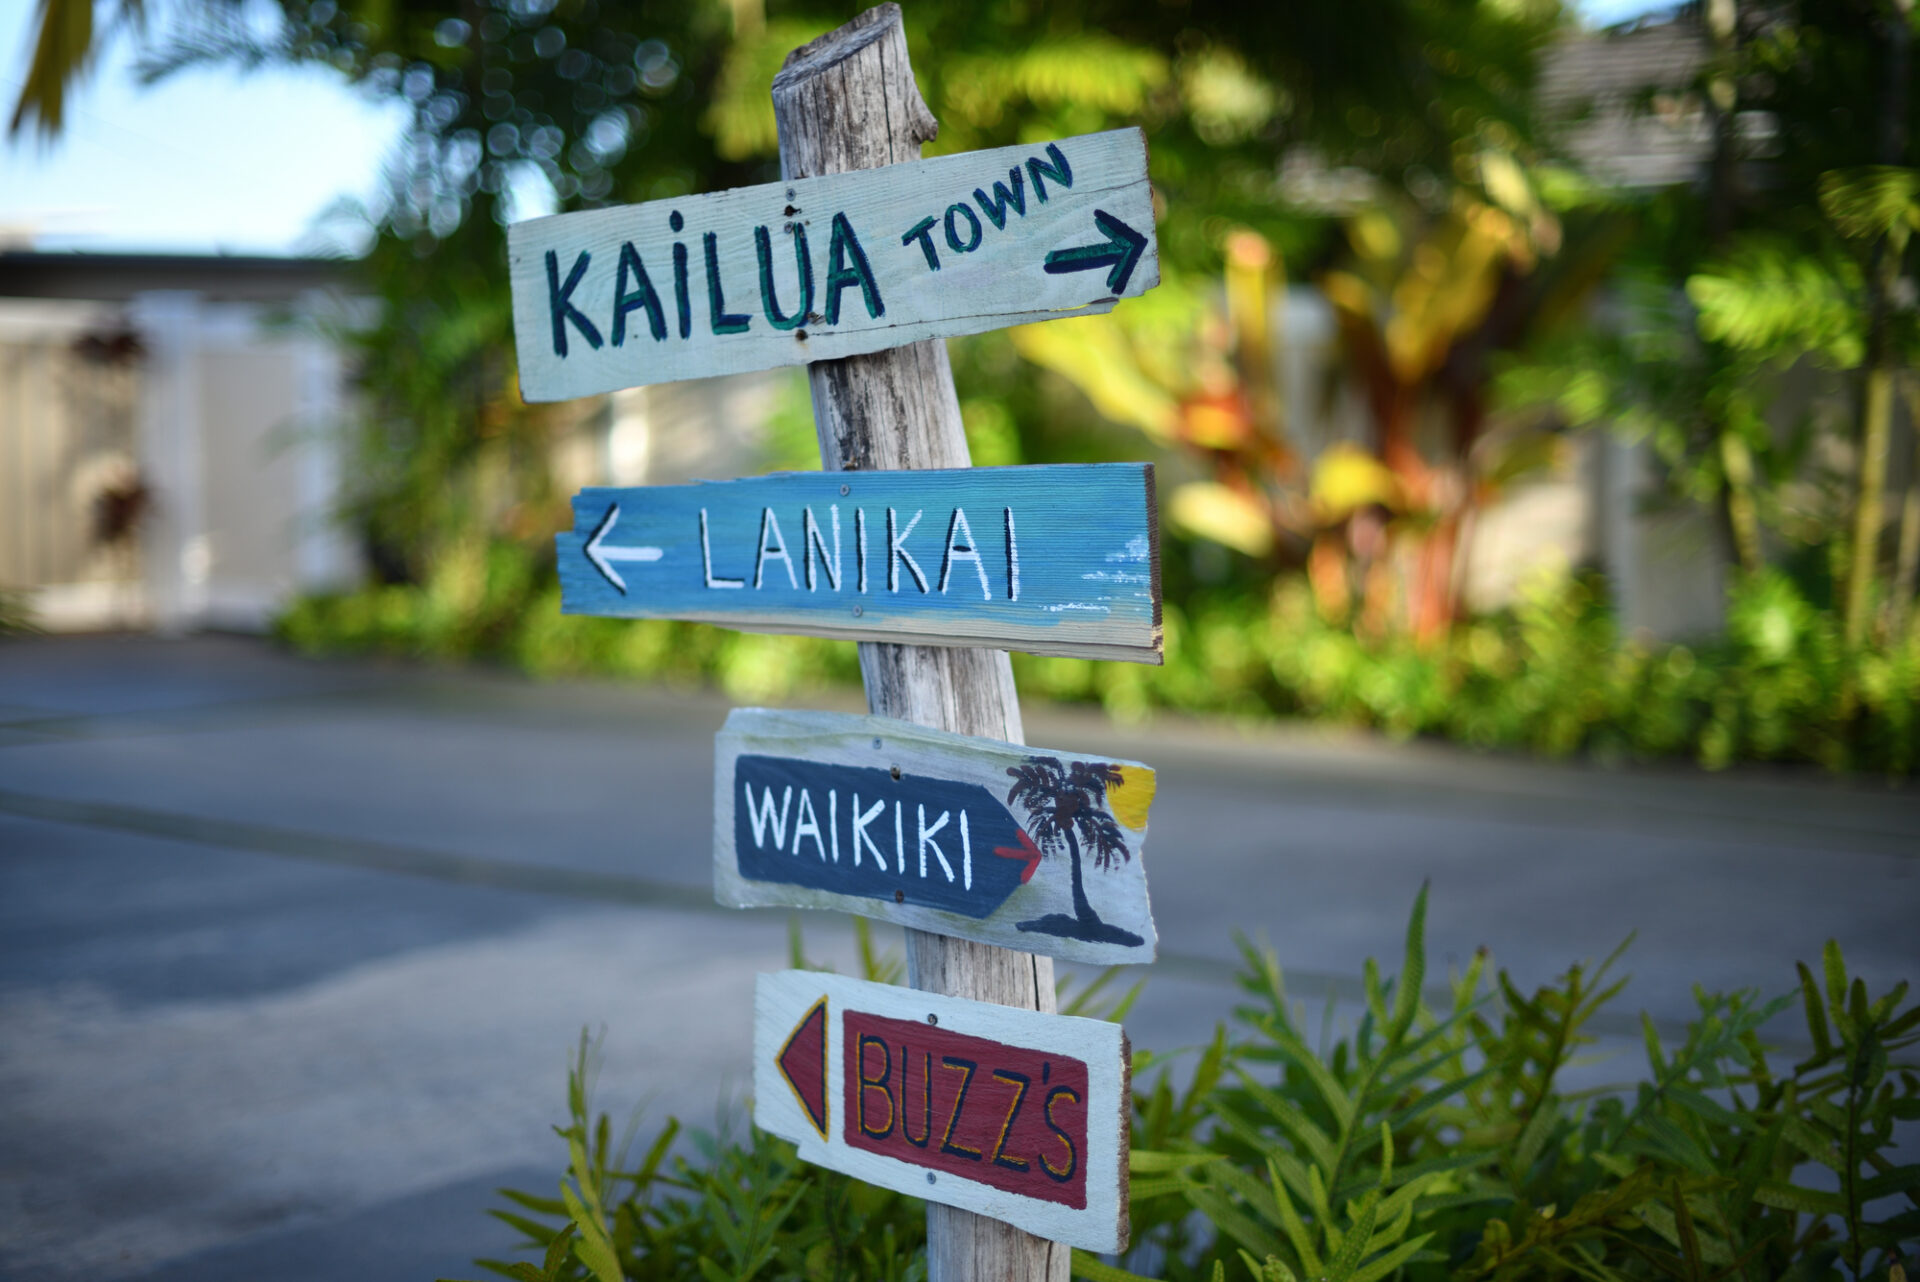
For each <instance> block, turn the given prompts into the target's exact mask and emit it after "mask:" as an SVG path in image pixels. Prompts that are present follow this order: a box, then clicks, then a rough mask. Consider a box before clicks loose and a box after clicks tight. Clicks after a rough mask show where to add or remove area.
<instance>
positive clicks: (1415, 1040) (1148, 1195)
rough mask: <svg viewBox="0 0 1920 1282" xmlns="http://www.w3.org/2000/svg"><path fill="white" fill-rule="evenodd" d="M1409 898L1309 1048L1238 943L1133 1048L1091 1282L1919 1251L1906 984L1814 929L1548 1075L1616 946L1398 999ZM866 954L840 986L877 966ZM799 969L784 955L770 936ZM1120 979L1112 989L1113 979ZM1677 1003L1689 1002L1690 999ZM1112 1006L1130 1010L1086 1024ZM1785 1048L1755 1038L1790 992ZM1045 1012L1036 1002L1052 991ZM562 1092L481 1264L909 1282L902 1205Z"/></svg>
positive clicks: (1422, 983) (919, 1259)
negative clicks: (1103, 1244)
mask: <svg viewBox="0 0 1920 1282" xmlns="http://www.w3.org/2000/svg"><path fill="white" fill-rule="evenodd" d="M1425 925H1426V892H1425V891H1424V890H1423V891H1422V892H1421V893H1420V895H1419V897H1418V898H1417V899H1416V900H1415V902H1414V907H1413V914H1412V919H1411V921H1410V923H1409V925H1408V929H1407V935H1406V944H1405V952H1404V958H1403V962H1402V965H1401V968H1400V973H1399V974H1398V976H1396V977H1393V978H1391V979H1383V978H1382V977H1381V974H1380V970H1379V968H1378V967H1377V966H1376V964H1375V963H1374V962H1372V961H1371V960H1370V961H1368V962H1367V964H1366V967H1365V970H1364V974H1363V982H1362V991H1363V993H1364V1009H1363V1010H1362V1011H1361V1013H1360V1014H1359V1016H1358V1018H1357V1020H1348V1021H1346V1026H1345V1029H1344V1031H1343V1032H1342V1033H1340V1034H1339V1035H1335V1032H1334V1029H1335V1027H1336V1022H1337V1021H1336V1019H1335V1011H1334V1010H1333V1009H1332V1008H1331V1007H1330V1008H1329V1009H1328V1011H1327V1015H1326V1018H1325V1019H1324V1020H1322V1021H1321V1028H1322V1031H1321V1033H1320V1036H1319V1038H1318V1043H1317V1045H1316V1043H1315V1042H1314V1041H1313V1040H1310V1039H1309V1036H1308V1034H1307V1032H1306V1029H1305V1026H1306V1024H1307V1022H1308V1021H1307V1016H1306V1012H1305V1010H1304V1009H1303V1008H1302V1007H1301V1006H1300V1005H1299V1004H1298V1003H1297V1002H1294V1001H1291V1000H1289V998H1288V996H1287V991H1286V985H1285V981H1284V978H1283V976H1282V974H1281V971H1280V967H1279V966H1278V964H1277V963H1276V962H1275V960H1274V958H1273V955H1272V954H1271V953H1270V952H1263V951H1261V950H1258V949H1255V948H1254V947H1252V946H1250V945H1247V944H1246V943H1245V942H1244V941H1243V943H1242V950H1241V951H1242V967H1241V972H1240V976H1239V986H1240V989H1241V997H1242V1002H1241V1004H1240V1005H1238V1006H1237V1007H1236V1008H1235V1009H1234V1010H1233V1013H1232V1017H1233V1023H1234V1027H1235V1029H1236V1030H1237V1033H1238V1035H1237V1036H1234V1037H1231V1038H1230V1037H1229V1034H1228V1026H1227V1024H1226V1023H1225V1022H1222V1023H1220V1024H1219V1025H1218V1026H1217V1027H1216V1031H1215V1034H1214V1037H1213V1039H1212V1041H1211V1043H1210V1044H1209V1045H1208V1046H1206V1047H1205V1048H1204V1049H1202V1050H1201V1051H1200V1053H1199V1054H1198V1057H1197V1060H1195V1061H1194V1062H1192V1064H1191V1067H1190V1069H1189V1071H1186V1072H1183V1073H1181V1074H1180V1075H1179V1076H1180V1078H1181V1079H1182V1080H1183V1081H1184V1083H1185V1084H1184V1086H1183V1087H1181V1088H1178V1089H1177V1088H1176V1087H1175V1085H1174V1081H1175V1074H1174V1073H1173V1071H1172V1069H1173V1067H1174V1063H1175V1061H1176V1060H1177V1059H1178V1058H1180V1057H1177V1056H1165V1057H1163V1056H1157V1055H1155V1054H1153V1053H1151V1052H1149V1051H1144V1050H1142V1051H1137V1052H1136V1053H1135V1057H1134V1080H1135V1081H1141V1082H1145V1081H1147V1080H1148V1079H1149V1077H1150V1076H1151V1080H1152V1084H1151V1085H1150V1086H1149V1087H1147V1088H1146V1089H1144V1090H1142V1091H1140V1092H1137V1093H1136V1094H1135V1096H1134V1121H1133V1150H1132V1155H1131V1163H1130V1165H1131V1168H1132V1179H1131V1188H1130V1207H1129V1213H1130V1219H1131V1223H1132V1225H1133V1240H1132V1245H1131V1247H1130V1249H1129V1251H1128V1252H1127V1254H1126V1255H1125V1256H1123V1257H1121V1258H1119V1259H1118V1260H1117V1261H1113V1260H1106V1259H1102V1258H1100V1257H1096V1256H1092V1255H1088V1254H1087V1253H1085V1252H1081V1251H1076V1252H1074V1256H1073V1272H1074V1275H1075V1276H1076V1277H1080V1278H1086V1279H1090V1280H1091V1282H1141V1280H1142V1278H1143V1276H1144V1274H1143V1273H1142V1272H1141V1271H1142V1270H1144V1271H1145V1273H1150V1274H1154V1275H1158V1276H1160V1277H1163V1278H1165V1279H1168V1282H1189V1280H1192V1282H1225V1280H1226V1279H1227V1278H1229V1277H1231V1278H1236V1279H1237V1278H1241V1277H1251V1278H1252V1279H1254V1282H1296V1280H1298V1279H1306V1278H1316V1279H1327V1280H1329V1282H1383V1280H1385V1279H1406V1280H1408V1282H1427V1280H1428V1279H1432V1280H1434V1282H1438V1280H1439V1279H1445V1278H1453V1279H1459V1280H1461V1282H1469V1280H1471V1282H1510V1280H1513V1282H1517V1280H1518V1279H1523V1278H1524V1279H1547V1280H1553V1279H1575V1278H1578V1279H1592V1280H1597V1282H1610V1280H1618V1282H1625V1280H1627V1279H1653V1278H1673V1279H1687V1280H1688V1282H1705V1280H1707V1279H1715V1280H1720V1279H1730V1280H1736V1282H1761V1280H1762V1279H1767V1280H1772V1279H1796V1280H1800V1279H1804V1280H1806V1282H1812V1280H1813V1279H1827V1278H1836V1279H1837V1278H1854V1279H1867V1278H1873V1279H1888V1280H1889V1282H1896V1280H1897V1282H1904V1280H1905V1274H1904V1272H1903V1271H1902V1264H1901V1260H1902V1249H1901V1248H1902V1246H1903V1245H1905V1246H1907V1247H1909V1248H1911V1246H1912V1245H1913V1244H1914V1242H1915V1241H1916V1239H1920V1164H1914V1163H1911V1162H1909V1163H1906V1164H1898V1162H1897V1157H1896V1153H1897V1146H1896V1144H1895V1141H1894V1129H1895V1125H1896V1123H1897V1122H1901V1121H1905V1122H1912V1121H1913V1120H1915V1119H1917V1118H1920V1076H1917V1074H1920V1061H1916V1060H1915V1059H1914V1057H1913V1056H1912V1055H1911V1054H1910V1052H1911V1051H1912V1049H1913V1047H1914V1046H1915V1044H1916V1043H1917V1042H1920V1007H1916V1006H1913V1005H1911V1004H1907V1005H1903V1003H1904V1002H1905V999H1906V994H1907V985H1906V984H1904V983H1902V984H1899V985H1896V986H1895V987H1894V988H1893V989H1892V991H1890V992H1887V993H1885V994H1882V995H1880V996H1879V997H1878V998H1875V997H1873V996H1872V995H1871V994H1870V993H1869V992H1868V990H1867V987H1866V985H1865V984H1864V982H1862V981H1861V980H1860V979H1858V978H1853V979H1850V978H1849V977H1848V975H1847V972H1846V965H1845V962H1844V960H1843V958H1842V956H1841V952H1840V948H1839V946H1838V945H1837V944H1833V943H1829V944H1828V945H1827V948H1826V952H1825V955H1824V958H1823V965H1822V974H1821V975H1820V976H1819V977H1818V978H1817V979H1816V977H1815V976H1814V975H1813V973H1812V972H1811V971H1810V970H1809V969H1808V968H1807V967H1806V966H1804V965H1803V966H1801V967H1800V968H1799V979H1800V983H1799V991H1798V993H1797V994H1796V993H1791V992H1790V993H1788V994H1787V995H1784V996H1781V997H1777V998H1775V999H1773V1000H1771V1001H1762V1000H1761V999H1760V998H1759V996H1758V995H1757V994H1756V993H1754V992H1752V991H1743V992H1737V993H1733V994H1731V995H1719V994H1708V993H1704V992H1698V993H1697V1000H1698V1003H1699V1012H1700V1013H1699V1017H1698V1018H1697V1019H1695V1020H1693V1021H1692V1022H1691V1023H1690V1024H1689V1025H1688V1027H1687V1030H1686V1034H1685V1036H1684V1037H1683V1038H1682V1039H1681V1040H1680V1042H1679V1044H1678V1045H1670V1044H1667V1043H1665V1042H1663V1040H1662V1039H1661V1037H1660V1036H1659V1034H1658V1033H1657V1032H1656V1030H1655V1029H1654V1027H1653V1025H1652V1023H1651V1022H1650V1021H1648V1020H1647V1019H1646V1017H1645V1016H1642V1026H1643V1028H1644V1032H1645V1044H1646V1054H1647V1064H1646V1068H1645V1071H1644V1073H1643V1074H1642V1075H1641V1077H1640V1079H1639V1080H1638V1081H1634V1082H1630V1083H1627V1084H1624V1085H1619V1086H1611V1087H1600V1088H1595V1089H1587V1090H1569V1089H1567V1088H1565V1087H1563V1086H1562V1084H1561V1081H1560V1078H1561V1075H1562V1073H1563V1072H1564V1071H1565V1070H1566V1068H1567V1067H1568V1066H1569V1065H1570V1064H1573V1063H1575V1062H1576V1060H1577V1059H1578V1058H1579V1057H1581V1056H1582V1055H1583V1054H1584V1052H1585V1050H1586V1048H1587V1047H1589V1046H1591V1045H1592V1044H1593V1042H1594V1041H1595V1038H1594V1036H1593V1034H1592V1033H1591V1032H1590V1031H1589V1028H1590V1025H1591V1024H1592V1021H1593V1019H1594V1016H1595V1015H1596V1014H1598V1013H1599V1012H1600V1011H1601V1009H1602V1008H1603V1007H1604V1006H1606V1004H1607V1003H1608V1002H1610V1001H1612V1000H1613V999H1614V998H1615V997H1617V996H1618V994H1619V993H1620V991H1621V989H1622V987H1623V986H1624V985H1625V983H1626V980H1625V978H1624V977H1622V978H1615V977H1614V973H1613V968H1614V966H1615V964H1616V963H1617V962H1618V960H1619V957H1620V952H1621V951H1624V947H1625V946H1624V945H1623V946H1622V949H1621V950H1620V951H1616V952H1615V954H1614V955H1613V956H1612V957H1609V958H1607V959H1606V960H1605V961H1604V962H1602V963H1601V964H1600V965H1599V966H1597V967H1596V966H1590V965H1585V964H1583V965H1576V966H1573V967H1571V968H1570V969H1569V970H1568V971H1567V972H1566V973H1565V974H1564V975H1562V976H1561V977H1560V978H1559V979H1558V980H1556V981H1555V982H1553V983H1551V984H1548V985H1546V986H1545V987H1543V988H1541V989H1539V990H1538V991H1536V992H1533V993H1525V992H1522V991H1521V990H1520V989H1519V988H1518V987H1517V986H1515V985H1514V983H1513V982H1512V980H1511V979H1510V978H1509V977H1508V976H1507V975H1506V973H1505V972H1499V973H1497V974H1496V975H1495V976H1494V978H1493V980H1492V982H1491V983H1490V984H1489V983H1487V982H1486V976H1487V971H1488V967H1487V960H1486V957H1485V956H1484V954H1482V955H1479V956H1476V957H1475V958H1474V959H1473V961H1472V962H1471V963H1470V964H1469V966H1468V967H1467V969H1466V971H1465V972H1464V973H1463V974H1459V975H1455V976H1453V977H1451V978H1450V980H1449V981H1448V982H1447V983H1446V984H1445V985H1444V986H1443V987H1441V989H1440V992H1441V994H1442V995H1443V999H1442V1000H1441V1001H1440V1002H1439V1003H1438V1009H1436V1008H1435V1005H1434V1004H1433V1003H1432V999H1431V998H1430V997H1429V995H1428V993H1429V991H1430V990H1429V989H1428V988H1427V987H1426V980H1427V967H1426V946H1425ZM862 943H863V949H862V951H863V957H864V958H865V966H864V969H865V970H866V971H867V972H868V974H869V977H874V975H875V972H876V971H881V970H889V969H891V971H893V972H897V967H896V968H889V967H888V966H887V964H886V962H884V961H882V962H880V963H878V964H876V963H875V962H874V961H873V959H872V958H871V955H870V951H869V950H868V949H867V948H866V947H865V943H866V941H865V939H864V938H863V940H862ZM795 951H796V956H797V955H798V947H797V945H796V950H795ZM1136 991H1137V990H1136ZM1696 991H1697V990H1696ZM1092 995H1093V994H1092V991H1091V990H1090V991H1089V992H1086V993H1082V994H1080V998H1079V1000H1078V1001H1077V1002H1076V1003H1074V1005H1075V1006H1076V1008H1077V1009H1079V1010H1081V1011H1082V1012H1083V1013H1094V1014H1098V1015H1104V1016H1105V1017H1108V1018H1119V1017H1120V1015H1121V1014H1123V1013H1124V1011H1125V1009H1126V1007H1127V1005H1128V1004H1130V1001H1131V996H1129V997H1128V998H1126V999H1124V1000H1122V1001H1121V1002H1120V1003H1119V1004H1118V1005H1117V1006H1116V1007H1113V1008H1111V1009H1108V1010H1105V1011H1099V1010H1098V1009H1097V1008H1094V1007H1092V1005H1091V1004H1090V1003H1089V1002H1088V1001H1087V998H1089V997H1091V996H1092ZM1796 998H1797V999H1798V1002H1799V1004H1800V1005H1801V1007H1802V1009H1803V1012H1804V1018H1805V1020H1806V1053H1805V1057H1804V1058H1802V1059H1801V1060H1800V1061H1799V1062H1797V1063H1793V1064H1791V1065H1788V1064H1787V1063H1786V1056H1785V1055H1784V1054H1783V1053H1782V1052H1780V1051H1779V1050H1778V1049H1776V1048H1770V1047H1769V1046H1768V1045H1767V1043H1766V1042H1764V1041H1763V1040H1762V1032H1763V1030H1764V1029H1765V1028H1766V1026H1767V1025H1768V1023H1769V1021H1770V1020H1772V1019H1773V1018H1774V1017H1775V1016H1776V1015H1779V1014H1780V1013H1782V1012H1783V1011H1784V1010H1785V1009H1787V1008H1788V1007H1790V1006H1792V1005H1794V1004H1795V1001H1796ZM1067 1006H1068V1003H1067V1002H1065V1001H1064V1000H1063V1002H1062V1008H1063V1009H1066V1008H1067ZM586 1059H587V1046H586V1043H585V1041H584V1039H583V1041H582V1044H581V1055H580V1059H579V1061H577V1062H576V1065H575V1067H574V1070H573V1072H572V1073H571V1074H570V1076H569V1081H568V1109H569V1114H570V1117H569V1124H568V1125H567V1126H565V1127H557V1128H555V1129H556V1131H557V1132H558V1133H559V1135H560V1136H561V1137H562V1138H563V1139H564V1140H565V1141H566V1144H567V1149H568V1154H569V1164H568V1169H567V1173H566V1176H565V1178H564V1179H563V1180H562V1181H561V1186H560V1190H559V1191H560V1194H561V1196H560V1197H558V1198H552V1197H541V1196H535V1195H532V1194H528V1193H522V1192H515V1191H510V1190H504V1189H503V1190H501V1195H502V1196H503V1197H504V1198H506V1199H507V1200H508V1201H509V1202H510V1203H511V1206H510V1207H509V1208H507V1209H502V1210H496V1211H494V1212H493V1214H494V1215H496V1216H497V1217H499V1218H500V1219H502V1220H504V1221H505V1222H506V1223H508V1224H510V1225H513V1226H514V1227H516V1228H518V1229H520V1230H521V1231H522V1232H523V1233H525V1234H526V1238H527V1244H528V1248H529V1249H530V1250H531V1251H533V1252H535V1253H538V1254H540V1255H541V1256H542V1257H543V1262H542V1263H541V1264H540V1265H535V1264H533V1263H532V1262H530V1261H520V1262H505V1261H497V1260H483V1261H479V1262H478V1263H479V1264H480V1265H481V1266H482V1267H484V1268H487V1269H489V1270H490V1271H492V1272H494V1273H497V1274H499V1275H501V1276H504V1277H508V1278H514V1279H521V1280H523V1282H560V1280H561V1279H569V1280H572V1279H595V1280H596V1282H619V1279H621V1278H623V1277H624V1278H632V1279H653V1278H662V1279H664V1278H676V1279H678V1278H684V1279H689V1280H693V1279H704V1280H706V1282H723V1280H727V1279H732V1280H735V1282H744V1280H745V1279H748V1278H761V1279H766V1280H767V1282H776V1280H778V1279H801V1278H805V1279H809V1280H811V1279H840V1278H886V1279H922V1278H924V1277H925V1276H926V1262H925V1257H924V1245H925V1236H924V1218H923V1216H922V1214H921V1211H922V1204H921V1203H919V1202H917V1201H915V1200H914V1199H911V1198H907V1197H902V1196H900V1195H897V1194H893V1193H889V1192H886V1191H885V1190H882V1189H878V1188H874V1187H872V1186H869V1185H865V1184H861V1183H859V1182H858V1181H855V1180H850V1179H848V1178H847V1177H846V1176H843V1175H838V1174H835V1173H834V1172H831V1171H827V1170H824V1169H822V1168H819V1167H815V1166H809V1165H807V1164H805V1163H802V1162H800V1161H799V1160H798V1158H797V1156H796V1154H795V1152H794V1149H793V1146H792V1145H790V1144H787V1143H786V1142H785V1141H782V1140H778V1139H774V1138H772V1137H770V1136H767V1135H765V1134H762V1133H760V1132H757V1131H750V1133H749V1134H748V1135H747V1136H746V1137H745V1138H744V1139H741V1140H737V1141H729V1140H728V1139H727V1138H725V1137H724V1136H721V1137H716V1136H713V1135H709V1134H702V1133H693V1135H692V1136H691V1141H692V1142H691V1143H690V1144H689V1145H687V1146H685V1147H686V1148H688V1149H690V1150H691V1151H690V1152H685V1153H684V1154H683V1155H682V1156H679V1157H675V1158H673V1159H672V1160H671V1161H668V1160H667V1157H666V1155H667V1154H668V1152H669V1150H670V1149H671V1148H672V1146H673V1144H674V1141H675V1139H676V1138H677V1137H678V1135H679V1127H678V1123H677V1122H669V1123H668V1125H667V1127H666V1128H665V1129H664V1130H663V1131H662V1132H661V1133H660V1135H659V1137H658V1138H657V1139H656V1140H655V1141H654V1143H653V1145H652V1146H651V1148H650V1149H649V1151H648V1152H647V1154H646V1156H645V1157H644V1159H643V1160H641V1161H639V1162H638V1163H633V1164H629V1163H628V1162H627V1161H626V1160H625V1157H624V1155H623V1154H622V1153H619V1152H617V1151H615V1150H614V1146H613V1145H612V1144H611V1143H610V1127H609V1123H608V1120H607V1118H606V1116H605V1115H604V1114H601V1115H600V1116H599V1117H598V1118H597V1120H596V1119H595V1118H594V1115H593V1113H592V1111H591V1109H590V1107H589V1105H588V1101H587V1099H586V1092H585V1089H584V1087H583V1082H584V1080H585V1073H586V1069H585V1062H586Z"/></svg>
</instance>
